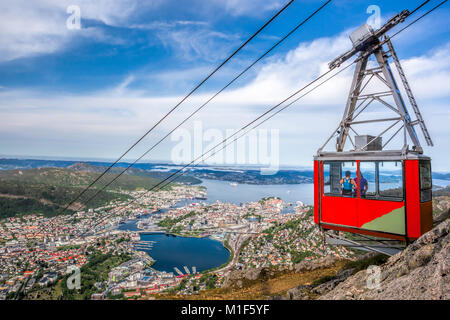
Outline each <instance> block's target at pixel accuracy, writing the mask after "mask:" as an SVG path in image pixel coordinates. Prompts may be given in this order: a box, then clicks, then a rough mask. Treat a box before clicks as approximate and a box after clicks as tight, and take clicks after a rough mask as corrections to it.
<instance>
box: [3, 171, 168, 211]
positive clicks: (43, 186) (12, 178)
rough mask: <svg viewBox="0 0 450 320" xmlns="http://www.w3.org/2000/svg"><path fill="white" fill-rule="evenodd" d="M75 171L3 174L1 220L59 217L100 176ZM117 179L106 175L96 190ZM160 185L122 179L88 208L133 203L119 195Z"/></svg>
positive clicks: (141, 179)
mask: <svg viewBox="0 0 450 320" xmlns="http://www.w3.org/2000/svg"><path fill="white" fill-rule="evenodd" d="M78 168H79V167H78ZM86 168H87V167H83V169H86ZM75 169H76V168H74V167H72V168H36V169H29V170H7V171H0V217H11V216H15V215H21V214H24V213H39V212H40V213H43V214H45V215H47V216H51V215H54V214H56V213H57V212H58V211H59V210H60V208H61V207H64V206H65V205H67V204H68V203H69V202H70V201H71V200H72V199H73V198H74V197H75V196H76V195H78V194H79V193H80V192H81V191H82V189H83V188H84V187H86V186H87V185H89V184H90V183H91V182H92V181H93V180H94V179H95V178H97V177H98V175H99V173H98V172H97V171H96V170H97V168H95V167H94V166H90V167H89V169H91V170H90V171H89V170H88V171H84V170H83V171H79V170H75ZM94 171H95V172H94ZM114 177H115V175H111V174H106V175H105V176H104V177H103V178H102V179H101V180H100V181H99V182H98V184H97V186H98V187H100V186H102V185H104V184H105V183H106V182H108V181H110V180H112V179H113V178H114ZM158 182H159V180H156V179H152V178H148V177H142V176H133V175H123V176H121V177H120V178H119V179H117V181H115V182H114V183H112V184H111V186H109V187H108V188H107V189H106V191H103V192H101V193H100V194H99V195H98V196H97V197H96V198H94V199H93V200H92V201H91V202H90V203H89V206H90V207H98V206H102V205H105V204H107V203H109V202H110V201H112V200H127V199H130V197H129V196H127V195H124V194H121V193H118V192H117V191H120V190H126V191H133V190H136V189H150V188H151V187H153V186H154V185H156V184H157V183H158ZM97 191H98V189H95V188H93V189H91V190H89V191H88V192H86V193H85V195H84V196H83V198H82V199H81V200H80V202H81V203H77V205H80V204H81V206H80V208H84V205H83V201H86V200H87V199H89V198H90V197H91V196H93V195H94V194H95V193H96V192H97ZM70 209H74V208H70ZM68 212H70V210H69V211H68Z"/></svg>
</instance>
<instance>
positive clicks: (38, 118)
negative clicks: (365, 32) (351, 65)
mask: <svg viewBox="0 0 450 320" xmlns="http://www.w3.org/2000/svg"><path fill="white" fill-rule="evenodd" d="M322 2H323V1H316V0H308V1H299V0H297V1H295V2H294V4H292V5H291V6H290V7H289V8H288V9H287V10H286V11H285V12H284V13H283V14H282V15H281V16H280V17H279V18H278V19H276V20H275V21H274V22H273V24H271V25H270V26H269V27H268V28H267V29H266V30H264V31H263V32H262V33H261V34H260V35H259V36H258V37H257V38H256V39H255V40H254V41H252V42H251V43H250V45H248V46H247V47H246V48H245V49H244V50H243V51H242V52H240V53H239V54H238V55H237V56H236V57H235V58H234V59H233V60H231V61H230V63H229V64H227V65H226V67H225V68H223V69H222V70H221V71H220V72H219V73H218V74H217V75H216V76H214V78H213V79H211V81H208V82H207V83H206V85H205V86H204V87H202V88H201V90H199V91H198V93H197V94H196V95H195V96H194V97H192V99H190V100H189V101H187V103H186V104H183V105H182V107H181V108H180V109H179V110H177V112H176V113H174V114H173V116H171V117H170V118H169V119H168V120H167V121H166V122H164V123H163V124H162V125H161V126H160V127H159V128H158V130H156V131H155V132H154V133H152V134H151V135H150V136H149V137H148V138H147V139H145V141H144V143H143V144H142V145H141V146H140V147H139V148H137V149H136V150H135V151H133V152H132V153H130V155H129V156H128V158H129V159H132V158H133V157H135V156H138V155H139V154H140V153H141V152H142V151H144V150H145V149H146V148H148V147H149V146H151V144H152V142H155V141H157V140H158V138H159V137H161V136H162V135H164V134H165V133H166V132H167V131H168V130H170V129H171V128H172V126H174V125H176V124H177V123H178V122H179V121H181V120H182V119H183V116H185V115H187V114H188V113H189V112H190V111H192V110H193V109H194V108H195V107H197V106H198V105H199V104H201V103H202V102H203V101H204V100H206V99H207V98H208V97H209V96H210V95H211V94H212V93H214V90H217V89H218V88H220V87H221V86H223V85H224V84H225V83H226V82H227V81H228V80H230V79H231V78H232V77H233V76H234V75H235V74H237V73H238V72H239V71H240V70H241V69H243V68H244V67H245V66H247V65H248V64H249V63H250V62H252V61H253V60H254V59H255V58H257V57H258V56H259V55H260V54H261V53H262V52H264V50H266V49H268V48H269V47H270V46H271V45H272V44H273V43H275V42H276V41H277V40H278V39H279V38H280V37H281V36H283V35H284V34H285V33H287V32H288V31H289V30H290V29H291V28H292V27H293V26H295V25H296V24H298V23H299V21H301V20H302V19H304V18H305V17H306V16H307V15H309V14H310V13H311V12H312V11H314V10H315V9H316V8H317V7H318V6H319V5H320V4H321V3H322ZM420 2H421V1H373V0H370V1H346V0H341V1H332V3H331V4H330V5H328V6H327V7H325V9H324V10H323V11H322V12H320V13H319V14H318V15H317V16H316V17H314V18H313V19H312V20H311V21H310V22H308V23H307V24H306V25H305V26H304V27H303V28H302V29H301V30H299V31H298V32H296V33H295V34H294V35H293V36H292V37H290V38H289V39H288V40H287V41H286V42H285V43H283V44H282V45H281V46H280V47H279V48H277V49H276V50H275V51H274V52H273V53H272V54H271V55H270V56H268V57H267V58H266V59H264V60H263V61H262V62H261V63H260V64H258V65H257V66H256V67H255V68H254V69H252V70H251V71H250V72H249V73H248V74H246V75H245V76H244V77H243V78H242V79H240V80H239V81H238V82H236V83H235V84H234V85H233V86H232V87H231V88H230V89H229V90H228V91H227V92H226V93H224V94H223V95H222V96H220V97H219V99H217V100H215V101H214V102H213V103H211V104H210V105H209V106H208V107H207V108H206V109H205V110H203V111H202V112H201V113H199V114H198V116H196V117H195V119H193V120H197V121H203V126H204V127H205V128H215V129H219V130H223V131H224V130H225V129H235V128H239V127H241V126H242V125H244V124H245V123H246V122H248V121H250V120H251V119H253V118H254V117H256V116H257V115H258V114H259V113H261V112H263V111H264V110H265V109H267V108H268V107H270V106H272V105H273V104H275V103H277V102H279V101H281V100H282V99H284V98H285V97H286V96H287V95H289V94H290V93H291V92H292V91H294V90H295V89H298V88H299V87H301V84H303V83H306V82H308V81H310V80H312V79H313V78H314V77H316V76H318V75H319V74H320V72H323V71H325V70H326V64H327V63H328V62H329V61H330V60H332V59H333V58H335V57H336V56H338V55H339V54H340V53H343V52H344V51H345V50H347V49H349V48H350V47H351V43H350V41H349V40H348V34H349V33H350V32H351V30H353V29H355V28H356V27H358V26H360V25H361V24H363V23H365V22H366V21H367V19H368V18H369V17H370V14H368V13H367V12H366V10H367V8H368V7H369V6H370V5H378V6H379V7H380V10H381V17H382V21H385V20H386V19H387V18H389V17H391V16H392V15H393V14H395V13H397V12H399V11H401V10H403V9H410V10H411V9H413V8H415V7H416V6H417V5H418V4H419V3H420ZM431 2H432V4H428V6H427V7H425V8H424V9H423V10H426V9H428V8H431V6H433V5H434V4H437V3H438V2H440V1H431ZM284 3H286V2H285V1H278V0H265V1H262V0H247V1H237V0H228V1H225V0H210V1H203V0H189V1H188V0H186V1H172V0H154V1H137V0H135V1H133V0H115V1H112V0H111V1H108V0H100V1H75V0H70V1H65V0H62V1H61V0H41V1H33V2H30V1H23V0H18V1H14V2H9V1H1V3H0V25H1V30H2V31H0V32H1V33H0V117H1V118H2V119H3V120H2V126H1V128H0V136H1V137H2V138H1V140H0V154H2V155H17V156H33V157H39V156H47V157H55V158H61V157H71V158H115V157H117V156H118V155H120V154H121V153H122V152H123V151H124V150H126V149H127V147H128V146H129V145H130V144H131V143H132V142H133V141H134V140H136V139H137V138H138V137H139V136H140V135H142V134H143V133H144V132H145V131H146V129H148V128H149V127H151V126H152V125H153V124H154V123H155V122H156V121H157V120H158V118H159V117H161V116H162V115H163V114H164V113H165V112H167V111H168V110H169V109H170V107H171V106H173V105H174V104H175V103H176V102H177V101H178V100H179V99H180V97H182V96H183V95H184V94H186V93H187V92H188V91H189V90H190V89H192V88H193V87H194V86H195V84H196V83H197V82H198V81H200V80H201V79H202V78H203V77H204V76H205V75H206V74H208V73H209V72H210V71H211V70H212V69H214V67H215V66H217V65H218V64H219V63H220V62H221V61H222V60H223V59H224V58H225V57H226V56H227V55H229V54H230V53H231V52H233V51H234V50H235V49H236V48H237V47H239V45H240V44H241V43H242V42H243V41H244V40H245V39H247V38H248V37H249V36H250V35H251V34H252V33H253V32H254V31H255V30H257V29H258V28H259V27H260V26H261V25H262V24H263V23H264V22H265V21H266V20H267V19H268V18H269V17H270V16H272V15H273V14H274V13H275V12H276V10H277V9H279V8H280V7H281V5H283V4H284ZM69 5H78V6H79V8H80V9H81V29H80V30H68V29H67V27H66V20H67V18H68V17H69V16H70V14H68V13H67V12H66V10H67V7H68V6H69ZM422 12H423V11H422ZM449 18H450V7H449V6H448V5H447V4H446V5H444V6H443V7H442V8H440V9H438V10H437V11H436V12H435V13H433V14H432V15H430V16H429V17H427V18H425V19H424V20H422V21H421V22H419V23H417V24H416V25H414V26H413V27H411V28H410V29H408V30H407V31H405V32H404V33H402V34H401V35H399V36H398V37H396V38H395V40H394V45H395V46H396V49H397V53H398V55H399V57H400V59H401V60H402V62H403V64H404V67H405V70H406V73H407V75H408V77H409V78H410V82H411V86H412V87H413V89H414V92H415V93H416V98H417V100H418V101H419V104H420V107H421V109H422V113H423V115H424V118H425V120H426V121H427V123H428V126H429V129H430V131H431V134H432V136H433V138H434V140H435V144H436V147H434V148H433V149H428V148H427V149H426V151H427V153H428V154H430V155H431V156H432V157H433V160H434V167H435V169H437V170H441V171H448V170H450V167H449V166H448V164H447V160H446V159H448V157H449V156H450V151H449V150H450V148H449V147H450V145H449V142H448V134H449V131H450V129H449V128H448V124H447V122H448V115H449V108H448V103H449V98H450V62H449V59H448V53H450V32H449V27H448V21H449ZM350 79H351V71H349V72H348V73H344V74H343V75H342V76H340V77H337V78H336V79H334V80H333V81H332V82H330V83H329V84H328V85H327V86H324V88H323V89H321V90H319V91H318V92H317V93H315V94H313V95H311V97H309V98H308V99H305V101H303V102H299V103H298V104H296V106H294V107H293V108H292V109H290V110H289V111H287V112H286V113H283V114H280V115H279V116H277V117H275V118H274V119H273V120H271V121H269V122H268V123H267V124H265V125H264V127H265V128H267V129H278V130H279V131H280V162H281V164H284V165H300V166H305V165H310V163H311V159H312V155H313V154H314V153H315V151H316V149H317V148H318V147H319V145H320V144H321V143H323V142H324V140H325V139H326V138H327V137H328V135H329V134H330V133H331V131H332V130H333V129H334V128H335V127H336V125H337V123H338V121H339V120H340V117H341V114H342V112H343V109H344V105H345V99H346V93H347V92H348V87H349V85H350V82H349V81H350ZM192 123H193V122H192V121H191V122H190V123H188V124H186V126H184V127H185V128H186V129H188V130H189V129H191V128H192ZM419 136H420V133H419ZM173 145H174V142H173V141H170V140H168V141H167V143H165V144H163V145H161V146H160V147H158V148H157V149H156V150H155V152H154V153H153V154H152V156H151V157H149V158H148V159H149V160H169V159H170V152H171V149H172V148H173Z"/></svg>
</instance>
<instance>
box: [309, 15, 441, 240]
mask: <svg viewBox="0 0 450 320" xmlns="http://www.w3.org/2000/svg"><path fill="white" fill-rule="evenodd" d="M408 15H409V12H408V11H407V10H406V11H403V12H402V13H400V14H397V15H396V16H394V17H393V18H392V19H390V20H389V21H388V22H387V23H386V24H385V25H384V26H383V27H381V28H380V29H379V30H377V31H374V30H373V29H372V28H371V27H370V26H368V25H364V26H362V27H360V28H359V29H357V30H356V31H355V32H354V33H352V34H351V36H350V39H351V40H352V43H353V49H351V50H350V51H349V52H347V53H345V54H343V55H342V56H340V57H339V58H337V59H335V60H334V61H333V62H331V63H330V68H335V67H338V66H339V65H340V64H342V63H343V62H344V61H346V60H348V59H349V58H350V57H352V56H354V55H357V54H358V58H357V60H356V62H357V64H356V68H355V72H354V76H353V82H352V85H351V89H350V94H349V97H348V100H347V105H346V108H345V112H344V116H343V118H342V121H341V123H340V124H339V126H338V128H337V129H336V130H335V131H334V132H333V134H332V135H331V136H330V137H329V138H328V140H327V142H326V143H325V144H324V145H323V146H322V147H321V148H320V149H319V150H318V152H317V155H316V156H315V158H314V221H315V223H316V224H318V225H319V226H320V227H321V228H322V230H337V231H346V232H351V233H355V234H360V235H365V236H366V237H367V236H372V237H376V238H386V239H393V240H400V241H405V242H406V243H408V242H410V241H413V240H415V239H417V238H418V237H420V236H421V235H422V234H424V233H425V232H427V231H429V230H430V229H431V228H432V227H433V216H432V179H431V162H430V158H429V157H427V156H425V155H423V149H422V147H421V146H420V142H419V140H418V138H417V135H416V131H415V127H416V126H419V127H420V128H421V130H422V132H423V134H424V137H425V140H426V142H427V144H428V145H429V146H432V145H433V143H432V140H431V137H430V135H429V133H428V130H427V128H426V126H425V123H424V121H423V118H422V115H421V114H420V111H419V108H418V106H417V103H416V100H415V98H414V96H413V94H412V91H411V88H410V87H409V84H408V82H407V80H406V76H405V73H404V71H403V69H402V67H401V65H400V62H399V59H398V58H397V55H396V53H395V51H394V48H393V46H392V43H391V41H390V39H389V38H388V37H387V36H386V35H385V33H386V32H387V31H388V30H390V29H391V28H392V27H393V26H395V25H396V24H398V23H400V22H402V21H403V20H404V19H405V18H406V17H407V16H408ZM372 57H374V58H375V59H372V60H371V58H372ZM389 59H392V60H393V62H394V64H395V66H396V69H397V73H398V75H399V77H400V79H401V83H402V84H403V88H402V89H403V92H406V95H407V96H408V99H409V102H410V105H411V107H412V108H413V110H414V114H415V120H412V119H411V116H410V114H409V113H408V110H407V108H406V104H405V102H404V100H403V98H402V95H401V91H400V89H399V87H398V85H397V82H396V80H395V77H394V75H393V72H392V70H391V68H390V65H389ZM374 82H376V83H374ZM380 108H382V109H383V110H381V109H380ZM387 112H389V113H391V114H392V115H391V116H387V117H385V118H380V115H381V114H382V115H385V114H386V113H387ZM386 123H387V128H386V126H385V124H386ZM383 124H384V126H383ZM369 127H370V128H369ZM362 130H364V131H362ZM369 131H374V132H376V133H371V134H372V135H369V134H365V135H360V134H359V133H358V132H366V133H367V132H369ZM380 131H381V133H379V134H377V133H378V132H380ZM401 132H403V135H402V134H399V133H401ZM388 135H389V136H390V137H389V139H387V140H386V142H385V143H384V144H383V137H384V136H388ZM352 136H353V138H352ZM334 137H337V139H336V146H335V147H336V150H333V151H324V149H325V148H326V146H327V145H328V143H329V142H330V141H331V140H332V139H333V138H334ZM347 142H349V143H347ZM395 142H397V144H399V143H400V144H402V147H400V148H397V149H387V146H388V145H389V144H390V143H391V144H392V143H395ZM346 143H347V144H350V145H351V146H350V147H349V148H347V149H346ZM409 144H411V145H412V148H410V147H409Z"/></svg>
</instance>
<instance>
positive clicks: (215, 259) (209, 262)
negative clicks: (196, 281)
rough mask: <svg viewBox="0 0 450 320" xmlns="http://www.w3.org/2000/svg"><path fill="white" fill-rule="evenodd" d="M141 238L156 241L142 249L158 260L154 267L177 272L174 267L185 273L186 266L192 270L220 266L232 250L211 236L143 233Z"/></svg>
mask: <svg viewBox="0 0 450 320" xmlns="http://www.w3.org/2000/svg"><path fill="white" fill-rule="evenodd" d="M141 240H143V241H155V243H154V244H153V247H152V248H151V249H145V250H142V251H145V252H147V253H148V254H149V255H150V256H151V257H152V258H153V259H155V260H156V263H155V264H154V265H153V268H155V269H156V270H159V271H166V272H174V273H175V274H176V272H175V271H174V267H177V268H178V269H179V270H180V271H181V272H182V273H185V271H184V269H183V267H184V266H187V267H188V268H189V270H190V271H191V272H192V267H194V266H195V267H196V268H197V271H198V272H200V271H203V270H207V269H211V268H215V267H219V266H221V265H222V264H224V263H225V262H227V260H228V258H229V256H230V252H229V251H228V250H227V249H226V248H225V247H224V246H223V245H222V243H221V242H219V241H217V240H213V239H210V238H187V237H178V236H171V235H166V234H141Z"/></svg>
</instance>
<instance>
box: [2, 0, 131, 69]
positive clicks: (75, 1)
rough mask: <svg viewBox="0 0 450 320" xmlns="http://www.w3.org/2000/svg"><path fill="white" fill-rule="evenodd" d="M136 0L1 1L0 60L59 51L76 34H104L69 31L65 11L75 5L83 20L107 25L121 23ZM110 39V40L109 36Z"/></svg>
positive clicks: (95, 35)
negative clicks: (96, 21)
mask: <svg viewBox="0 0 450 320" xmlns="http://www.w3.org/2000/svg"><path fill="white" fill-rule="evenodd" d="M137 2H138V1H137V0H97V1H90V0H41V1H27V0H14V1H1V2H0V30H1V31H0V32H1V33H0V61H9V60H13V59H16V58H21V57H28V56H34V55H39V54H46V53H52V52H55V51H58V50H61V49H62V48H64V47H65V46H66V45H68V44H69V43H70V41H71V40H73V39H74V38H75V37H80V36H81V37H93V38H95V39H97V40H101V39H102V38H103V37H104V35H102V34H101V33H100V31H99V30H96V28H87V29H86V28H83V29H81V30H69V29H67V27H66V20H67V19H68V18H69V16H70V14H69V13H67V12H66V10H67V8H68V7H69V6H70V5H78V6H79V7H80V9H81V18H82V19H94V20H98V21H101V22H103V23H105V24H107V25H118V24H121V23H123V22H124V21H125V20H126V19H128V17H129V16H130V15H131V14H132V13H133V12H134V11H135V9H136V4H137ZM109 40H110V39H109Z"/></svg>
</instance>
